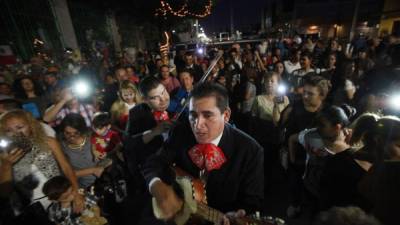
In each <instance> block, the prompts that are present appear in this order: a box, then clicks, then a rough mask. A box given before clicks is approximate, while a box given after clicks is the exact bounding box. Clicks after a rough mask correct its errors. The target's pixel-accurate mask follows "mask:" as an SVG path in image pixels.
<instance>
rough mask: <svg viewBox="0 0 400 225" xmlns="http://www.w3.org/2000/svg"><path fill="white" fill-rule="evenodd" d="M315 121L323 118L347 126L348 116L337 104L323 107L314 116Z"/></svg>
mask: <svg viewBox="0 0 400 225" xmlns="http://www.w3.org/2000/svg"><path fill="white" fill-rule="evenodd" d="M316 119H317V121H320V120H321V119H325V120H327V121H329V123H331V124H332V125H336V124H340V125H342V127H343V128H344V127H347V126H348V125H349V124H350V121H349V118H348V116H347V114H346V113H345V111H344V110H343V109H342V108H340V107H338V106H334V105H332V106H328V107H324V108H323V109H322V110H321V111H320V112H318V115H317V117H316Z"/></svg>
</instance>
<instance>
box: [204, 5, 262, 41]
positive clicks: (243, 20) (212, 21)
mask: <svg viewBox="0 0 400 225" xmlns="http://www.w3.org/2000/svg"><path fill="white" fill-rule="evenodd" d="M231 4H232V6H233V15H234V16H233V20H234V27H235V30H237V29H238V28H240V27H242V26H243V25H244V26H246V25H249V24H257V23H260V21H261V12H262V10H263V9H264V7H265V6H266V5H267V0H218V1H217V3H216V5H215V7H214V8H213V10H212V12H211V15H209V16H208V17H207V18H205V19H202V20H200V24H201V26H203V27H204V30H205V32H206V34H211V33H212V32H220V31H225V30H228V31H229V29H230V5H231Z"/></svg>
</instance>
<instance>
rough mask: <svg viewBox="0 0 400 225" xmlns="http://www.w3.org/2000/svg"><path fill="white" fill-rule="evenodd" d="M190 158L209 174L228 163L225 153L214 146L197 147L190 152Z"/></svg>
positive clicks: (200, 145) (201, 145)
mask: <svg viewBox="0 0 400 225" xmlns="http://www.w3.org/2000/svg"><path fill="white" fill-rule="evenodd" d="M189 157H190V159H191V160H192V162H193V163H194V164H196V166H197V167H199V168H200V169H202V170H203V169H206V170H207V171H208V172H209V171H211V170H214V169H219V168H220V167H221V166H222V165H223V164H224V163H225V162H226V157H225V155H224V153H223V152H222V150H221V149H220V148H219V147H218V146H216V145H214V144H197V145H195V146H194V147H193V148H191V149H190V150H189Z"/></svg>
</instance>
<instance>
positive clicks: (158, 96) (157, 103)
mask: <svg viewBox="0 0 400 225" xmlns="http://www.w3.org/2000/svg"><path fill="white" fill-rule="evenodd" d="M145 101H146V102H147V104H148V105H149V106H150V108H152V109H153V110H155V111H165V110H167V108H168V106H169V94H168V92H167V89H165V87H164V85H162V84H159V85H158V87H156V88H154V89H152V90H150V91H149V92H148V93H147V96H146V98H145Z"/></svg>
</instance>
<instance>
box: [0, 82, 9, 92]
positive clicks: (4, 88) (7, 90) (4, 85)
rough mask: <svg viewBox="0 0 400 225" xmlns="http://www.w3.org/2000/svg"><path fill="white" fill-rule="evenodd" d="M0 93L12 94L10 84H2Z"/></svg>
mask: <svg viewBox="0 0 400 225" xmlns="http://www.w3.org/2000/svg"><path fill="white" fill-rule="evenodd" d="M0 94H3V95H11V88H10V86H9V85H8V84H0Z"/></svg>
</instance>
